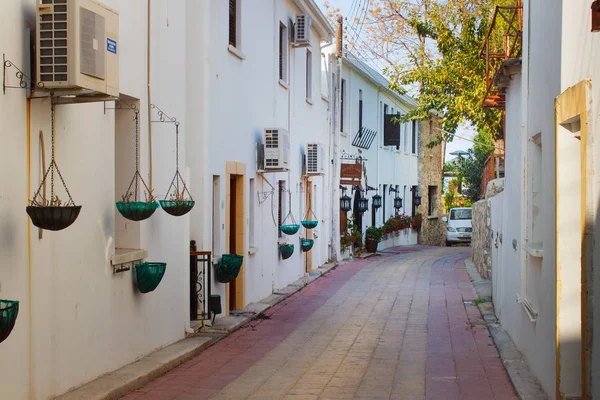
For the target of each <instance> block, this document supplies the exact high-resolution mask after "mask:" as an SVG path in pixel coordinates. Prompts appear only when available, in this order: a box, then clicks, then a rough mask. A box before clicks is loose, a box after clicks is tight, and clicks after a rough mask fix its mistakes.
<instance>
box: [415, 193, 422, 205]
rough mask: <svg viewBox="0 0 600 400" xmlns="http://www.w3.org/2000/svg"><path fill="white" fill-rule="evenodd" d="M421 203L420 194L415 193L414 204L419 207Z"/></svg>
mask: <svg viewBox="0 0 600 400" xmlns="http://www.w3.org/2000/svg"><path fill="white" fill-rule="evenodd" d="M420 205H421V196H420V195H418V194H417V195H415V206H417V207H419V206H420Z"/></svg>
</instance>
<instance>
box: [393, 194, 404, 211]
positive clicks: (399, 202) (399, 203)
mask: <svg viewBox="0 0 600 400" xmlns="http://www.w3.org/2000/svg"><path fill="white" fill-rule="evenodd" d="M394 208H395V209H396V210H399V209H401V208H402V199H401V198H400V196H396V198H395V199H394Z"/></svg>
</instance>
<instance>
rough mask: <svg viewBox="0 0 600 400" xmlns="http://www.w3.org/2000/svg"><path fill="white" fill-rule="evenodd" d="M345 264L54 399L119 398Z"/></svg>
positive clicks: (313, 275)
mask: <svg viewBox="0 0 600 400" xmlns="http://www.w3.org/2000/svg"><path fill="white" fill-rule="evenodd" d="M345 263H346V262H344V261H342V262H339V263H328V264H324V265H322V266H321V267H319V268H317V269H316V270H315V271H314V272H311V273H309V274H308V275H307V276H305V277H302V278H300V279H298V280H297V281H295V282H292V283H291V284H289V285H288V286H286V287H285V288H283V289H281V290H277V291H275V292H274V293H273V294H271V295H270V296H268V297H266V298H264V299H262V300H261V301H260V302H258V303H250V304H248V306H247V307H246V308H245V309H244V310H241V311H239V312H237V313H235V314H234V315H232V316H229V317H224V318H220V319H219V320H218V321H217V324H215V325H214V326H212V327H204V328H202V329H201V331H200V333H198V334H196V335H194V336H191V337H188V338H185V339H182V340H180V341H178V342H175V343H173V344H171V345H168V346H166V347H164V348H162V349H159V350H157V351H155V352H153V353H150V354H149V355H147V356H145V357H142V358H141V359H139V360H137V361H135V362H133V363H131V364H127V365H125V366H124V367H122V368H120V369H118V370H116V371H113V372H109V373H108V374H106V375H102V376H100V377H99V378H96V379H94V380H92V381H90V382H88V383H86V384H84V385H82V386H80V387H78V388H75V389H72V390H70V391H68V392H66V393H64V394H62V395H60V396H57V397H55V398H54V399H55V400H80V399H86V400H117V399H119V398H121V397H123V396H125V395H126V394H128V393H130V392H133V391H134V390H136V389H139V388H141V387H142V386H144V385H146V384H147V383H149V382H151V381H153V380H154V379H156V378H158V377H160V376H161V375H164V374H166V373H167V372H169V371H170V370H172V369H173V368H175V367H177V366H179V365H181V364H183V363H184V362H186V361H188V360H190V359H192V358H194V357H195V356H197V355H198V354H200V353H202V351H204V350H206V349H207V348H209V347H210V346H212V345H214V344H215V343H217V342H219V341H220V340H221V339H223V338H225V337H227V336H228V335H229V334H231V333H232V332H234V331H236V330H238V329H239V328H241V327H242V326H243V325H244V324H246V323H248V322H250V321H252V320H254V319H256V318H257V317H258V316H259V315H261V314H263V313H264V312H265V311H267V310H269V309H270V308H272V307H273V306H275V305H277V304H279V303H281V302H282V301H284V300H285V299H287V298H288V297H290V296H291V295H293V294H295V293H297V292H299V291H300V290H302V289H304V288H305V287H306V286H308V285H309V284H310V283H312V282H314V281H315V280H317V279H319V278H320V277H322V276H325V275H327V274H328V273H329V272H330V271H333V270H334V269H336V268H337V267H338V266H340V265H343V264H345Z"/></svg>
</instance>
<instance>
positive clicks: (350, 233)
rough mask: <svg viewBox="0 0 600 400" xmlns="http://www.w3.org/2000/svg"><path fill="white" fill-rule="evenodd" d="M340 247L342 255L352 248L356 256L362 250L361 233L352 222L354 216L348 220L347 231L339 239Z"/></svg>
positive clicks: (353, 221)
mask: <svg viewBox="0 0 600 400" xmlns="http://www.w3.org/2000/svg"><path fill="white" fill-rule="evenodd" d="M340 246H341V250H342V253H343V252H345V251H346V250H348V249H349V248H350V247H352V250H353V253H354V254H357V253H360V251H361V250H362V248H363V235H362V231H361V230H360V228H359V227H358V225H357V224H356V222H355V220H354V215H353V216H352V217H350V219H349V220H348V229H347V230H346V232H344V233H343V234H342V237H341V238H340Z"/></svg>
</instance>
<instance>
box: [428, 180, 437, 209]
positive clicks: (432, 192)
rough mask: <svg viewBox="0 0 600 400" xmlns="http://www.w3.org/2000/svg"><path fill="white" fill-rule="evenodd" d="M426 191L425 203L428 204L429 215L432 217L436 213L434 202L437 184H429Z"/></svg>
mask: <svg viewBox="0 0 600 400" xmlns="http://www.w3.org/2000/svg"><path fill="white" fill-rule="evenodd" d="M428 192H429V193H428V196H427V203H428V206H429V215H430V216H432V217H434V216H435V215H436V209H435V208H436V207H435V203H436V198H437V186H429V191H428Z"/></svg>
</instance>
